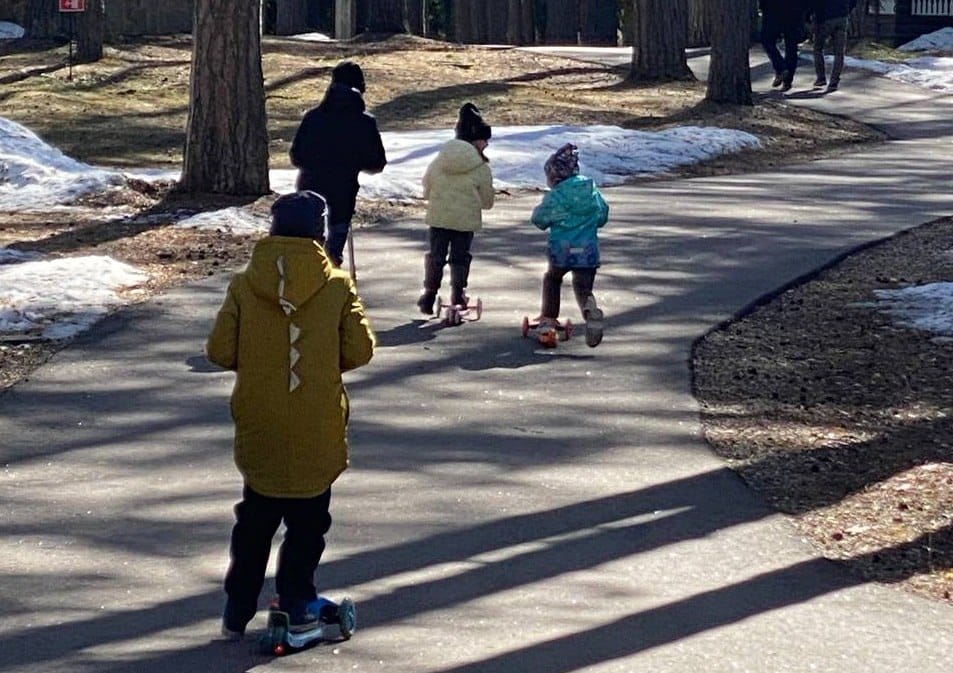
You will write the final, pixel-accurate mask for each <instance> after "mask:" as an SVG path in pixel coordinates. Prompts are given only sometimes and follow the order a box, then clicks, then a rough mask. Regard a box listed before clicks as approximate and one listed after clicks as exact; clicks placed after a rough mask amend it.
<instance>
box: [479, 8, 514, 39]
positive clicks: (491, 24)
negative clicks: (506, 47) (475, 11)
mask: <svg viewBox="0 0 953 673" xmlns="http://www.w3.org/2000/svg"><path fill="white" fill-rule="evenodd" d="M483 6H484V7H485V10H484V16H485V17H486V42H487V43H489V44H503V43H505V42H507V33H508V32H509V25H508V21H507V18H508V13H509V0H484V3H483Z"/></svg>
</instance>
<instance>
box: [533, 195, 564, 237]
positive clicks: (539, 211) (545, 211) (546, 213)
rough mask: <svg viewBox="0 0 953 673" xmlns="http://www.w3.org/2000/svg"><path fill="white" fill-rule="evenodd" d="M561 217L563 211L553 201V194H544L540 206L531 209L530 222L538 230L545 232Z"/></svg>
mask: <svg viewBox="0 0 953 673" xmlns="http://www.w3.org/2000/svg"><path fill="white" fill-rule="evenodd" d="M563 216H564V213H563V209H562V208H561V207H560V206H559V204H557V203H556V201H555V199H553V193H552V192H546V194H545V195H544V196H543V200H542V201H541V202H540V204H539V205H538V206H536V207H535V208H533V214H532V215H530V222H532V223H533V224H535V225H536V227H537V228H538V229H542V230H544V231H545V230H546V229H548V228H549V227H550V226H551V225H552V224H553V223H554V222H557V221H558V220H559V219H560V218H561V217H563Z"/></svg>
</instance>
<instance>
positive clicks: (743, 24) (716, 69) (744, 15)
mask: <svg viewBox="0 0 953 673" xmlns="http://www.w3.org/2000/svg"><path fill="white" fill-rule="evenodd" d="M709 2H710V3H711V31H712V32H711V67H710V69H709V72H708V90H707V93H706V95H705V99H706V100H709V101H711V102H713V103H731V104H734V105H751V104H752V98H751V65H750V64H749V62H748V46H749V39H748V38H749V35H750V34H751V15H750V13H749V12H748V9H749V2H748V0H709Z"/></svg>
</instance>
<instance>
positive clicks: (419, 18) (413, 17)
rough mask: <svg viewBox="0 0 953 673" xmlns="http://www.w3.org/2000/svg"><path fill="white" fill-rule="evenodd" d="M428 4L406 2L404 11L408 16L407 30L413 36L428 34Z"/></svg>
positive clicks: (416, 0)
mask: <svg viewBox="0 0 953 673" xmlns="http://www.w3.org/2000/svg"><path fill="white" fill-rule="evenodd" d="M426 4H427V3H426V2H425V1H424V0H404V6H405V9H404V11H405V13H406V14H407V30H408V31H409V32H410V34H411V35H426V34H427V21H426V20H425V18H424V9H425V6H426Z"/></svg>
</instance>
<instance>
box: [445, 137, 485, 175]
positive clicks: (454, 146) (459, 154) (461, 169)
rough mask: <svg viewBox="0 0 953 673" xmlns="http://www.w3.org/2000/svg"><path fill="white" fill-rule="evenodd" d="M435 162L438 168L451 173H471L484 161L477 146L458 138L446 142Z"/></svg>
mask: <svg viewBox="0 0 953 673" xmlns="http://www.w3.org/2000/svg"><path fill="white" fill-rule="evenodd" d="M434 162H435V163H436V168H438V170H441V171H443V172H444V173H447V174H451V175H453V174H459V173H469V172H470V171H472V170H473V169H475V168H477V167H478V166H480V165H481V164H483V163H484V161H483V157H481V156H480V153H479V152H478V151H477V148H476V147H474V146H473V145H471V144H470V143H468V142H467V141H465V140H459V139H457V138H454V139H453V140H448V141H447V142H446V143H444V146H443V147H442V148H440V152H439V153H438V154H437V158H436V159H434Z"/></svg>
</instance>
